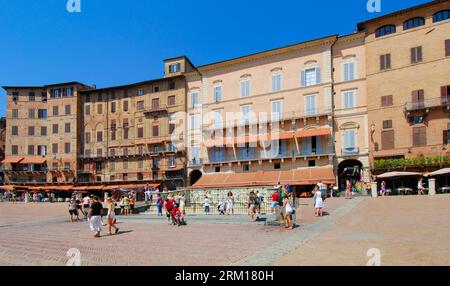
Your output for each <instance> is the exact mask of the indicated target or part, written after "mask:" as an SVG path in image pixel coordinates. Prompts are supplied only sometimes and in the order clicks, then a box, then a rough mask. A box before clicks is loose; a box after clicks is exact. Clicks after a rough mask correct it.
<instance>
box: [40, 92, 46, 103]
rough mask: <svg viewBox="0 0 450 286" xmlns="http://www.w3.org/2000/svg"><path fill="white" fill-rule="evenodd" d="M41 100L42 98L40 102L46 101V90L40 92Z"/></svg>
mask: <svg viewBox="0 0 450 286" xmlns="http://www.w3.org/2000/svg"><path fill="white" fill-rule="evenodd" d="M41 100H42V102H46V101H47V92H45V91H43V92H41Z"/></svg>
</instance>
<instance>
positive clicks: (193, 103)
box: [191, 92, 199, 108]
mask: <svg viewBox="0 0 450 286" xmlns="http://www.w3.org/2000/svg"><path fill="white" fill-rule="evenodd" d="M197 104H199V101H198V92H192V93H191V107H192V108H195V106H196V105H197Z"/></svg>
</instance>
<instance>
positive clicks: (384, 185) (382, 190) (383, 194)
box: [381, 181, 386, 197]
mask: <svg viewBox="0 0 450 286" xmlns="http://www.w3.org/2000/svg"><path fill="white" fill-rule="evenodd" d="M381 196H383V197H384V196H386V182H385V181H383V182H381Z"/></svg>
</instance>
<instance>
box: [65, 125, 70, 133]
mask: <svg viewBox="0 0 450 286" xmlns="http://www.w3.org/2000/svg"><path fill="white" fill-rule="evenodd" d="M64 132H66V133H70V123H65V124H64Z"/></svg>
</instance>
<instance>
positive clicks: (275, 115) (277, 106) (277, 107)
mask: <svg viewBox="0 0 450 286" xmlns="http://www.w3.org/2000/svg"><path fill="white" fill-rule="evenodd" d="M282 113H283V102H282V101H281V100H276V101H272V116H271V119H272V122H277V121H280V120H281V119H282Z"/></svg>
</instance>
